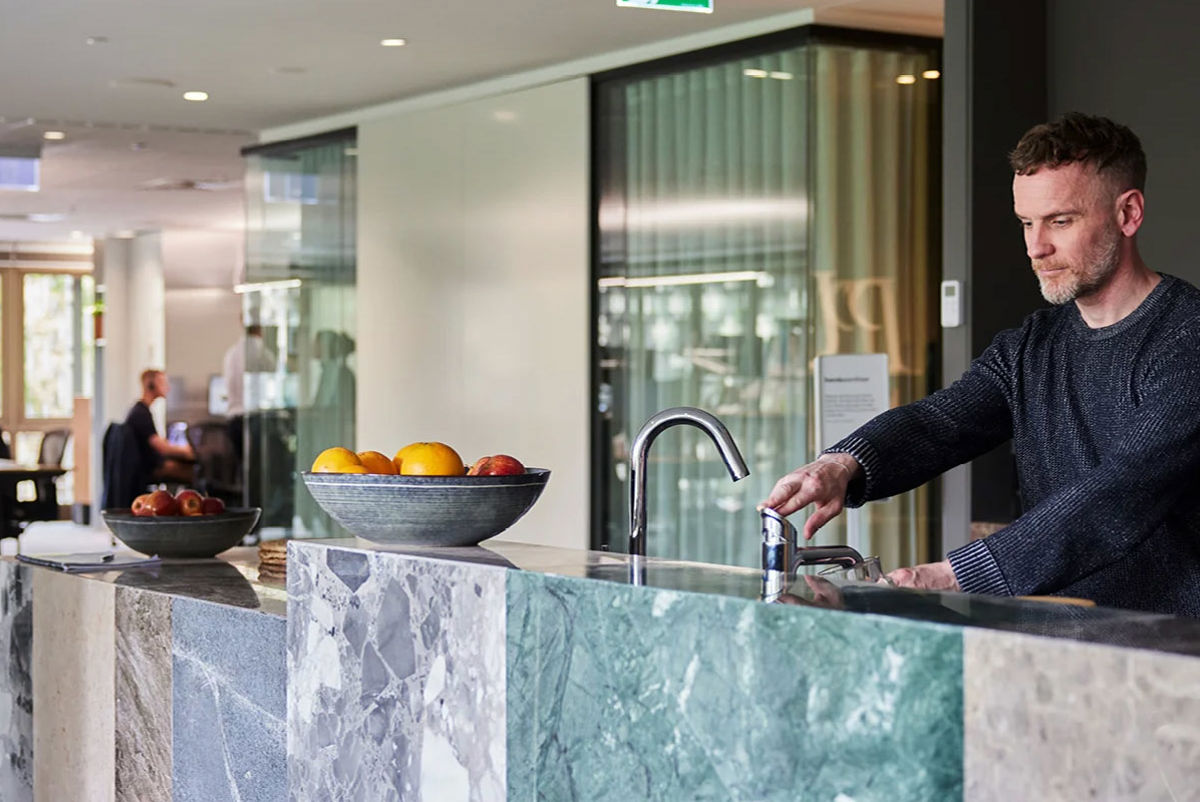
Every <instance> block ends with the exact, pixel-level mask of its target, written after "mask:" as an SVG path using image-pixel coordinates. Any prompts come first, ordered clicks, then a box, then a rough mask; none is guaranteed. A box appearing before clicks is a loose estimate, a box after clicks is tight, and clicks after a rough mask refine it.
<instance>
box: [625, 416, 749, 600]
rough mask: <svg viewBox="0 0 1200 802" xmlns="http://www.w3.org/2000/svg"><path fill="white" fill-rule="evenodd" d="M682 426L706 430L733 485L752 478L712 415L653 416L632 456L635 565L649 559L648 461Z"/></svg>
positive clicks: (631, 521) (635, 440) (631, 517)
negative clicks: (664, 436)
mask: <svg viewBox="0 0 1200 802" xmlns="http://www.w3.org/2000/svg"><path fill="white" fill-rule="evenodd" d="M681 423H686V424H689V425H691V426H695V427H697V428H699V429H702V430H704V431H705V432H706V433H707V434H708V436H709V437H711V438H712V440H713V442H714V443H716V445H717V451H719V452H720V454H721V459H723V460H724V461H725V467H727V468H728V469H729V475H730V476H731V477H733V481H735V482H736V481H738V480H739V479H745V478H746V477H747V476H749V475H750V469H749V468H747V467H746V461H745V460H743V459H742V454H741V452H740V451H738V447H737V443H735V442H733V437H731V436H730V434H729V430H728V429H726V428H725V424H723V423H721V421H719V420H717V419H716V418H715V417H713V416H712V415H710V414H709V413H707V412H705V411H704V410H702V409H696V408H695V407H672V408H671V409H664V410H663V411H662V412H656V413H655V414H653V415H651V416H650V419H649V420H647V421H646V423H645V424H643V426H642V428H641V430H640V431H639V432H638V433H637V437H635V438H633V449H632V450H631V451H630V453H629V472H630V477H629V481H630V488H631V489H630V492H631V494H632V497H631V499H630V505H629V553H630V554H631V555H633V557H634V559H635V561H636V560H637V558H640V557H645V556H646V461H647V457H648V456H649V453H650V444H651V443H653V442H654V438H656V437H658V436H659V435H660V434H661V433H662V432H663V430H665V429H669V428H670V427H672V426H676V425H678V424H681ZM635 584H636V583H635Z"/></svg>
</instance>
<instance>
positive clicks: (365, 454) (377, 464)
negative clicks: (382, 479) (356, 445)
mask: <svg viewBox="0 0 1200 802" xmlns="http://www.w3.org/2000/svg"><path fill="white" fill-rule="evenodd" d="M358 461H359V462H361V463H362V465H363V467H364V468H366V469H367V473H395V472H396V464H395V463H394V462H392V461H391V460H390V459H388V458H387V457H386V456H385V455H383V454H380V453H379V452H378V451H360V452H358Z"/></svg>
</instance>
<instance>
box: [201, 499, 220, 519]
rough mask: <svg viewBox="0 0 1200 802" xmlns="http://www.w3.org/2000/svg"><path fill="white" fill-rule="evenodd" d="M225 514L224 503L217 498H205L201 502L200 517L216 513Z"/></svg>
mask: <svg viewBox="0 0 1200 802" xmlns="http://www.w3.org/2000/svg"><path fill="white" fill-rule="evenodd" d="M221 512H225V502H224V501H221V499H219V498H213V497H212V496H205V497H204V501H203V508H202V510H201V514H202V515H216V514H217V513H221Z"/></svg>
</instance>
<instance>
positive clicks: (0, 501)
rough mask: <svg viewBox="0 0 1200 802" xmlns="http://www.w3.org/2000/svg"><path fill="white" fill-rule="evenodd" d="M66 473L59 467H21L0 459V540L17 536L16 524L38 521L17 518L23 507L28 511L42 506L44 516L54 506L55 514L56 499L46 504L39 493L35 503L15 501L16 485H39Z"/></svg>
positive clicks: (65, 470)
mask: <svg viewBox="0 0 1200 802" xmlns="http://www.w3.org/2000/svg"><path fill="white" fill-rule="evenodd" d="M66 472H67V469H66V468H64V467H62V466H61V465H22V464H19V463H17V462H14V461H13V460H7V459H0V538H4V537H16V536H17V535H19V534H20V533H21V531H20V527H19V525H18V522H19V521H21V520H40V519H39V518H32V519H30V518H27V517H22V516H19V515H18V514H17V513H18V511H19V510H22V508H23V506H24V507H25V508H26V509H29V508H30V507H31V506H34V505H44V506H45V508H46V512H45V514H46V515H50V513H49V508H50V507H51V506H54V507H55V512H57V507H58V499H57V497H54V498H51V499H50V500H49V502H48V501H47V500H46V499H43V498H41V493H40V492H39V494H38V495H39V497H38V500H37V501H36V502H19V501H17V484H18V483H19V482H24V481H27V480H33V481H34V482H35V483H38V484H41V483H42V481H43V480H47V479H56V478H58V477H59V476H62V475H63V474H64V473H66ZM36 511H37V512H41V510H36Z"/></svg>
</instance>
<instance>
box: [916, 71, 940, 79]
mask: <svg viewBox="0 0 1200 802" xmlns="http://www.w3.org/2000/svg"><path fill="white" fill-rule="evenodd" d="M921 77H922V78H927V79H929V80H930V81H933V80H936V79H938V78H941V77H942V74H941V73H940V72H938V71H937V70H925V72H923V73H921Z"/></svg>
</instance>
